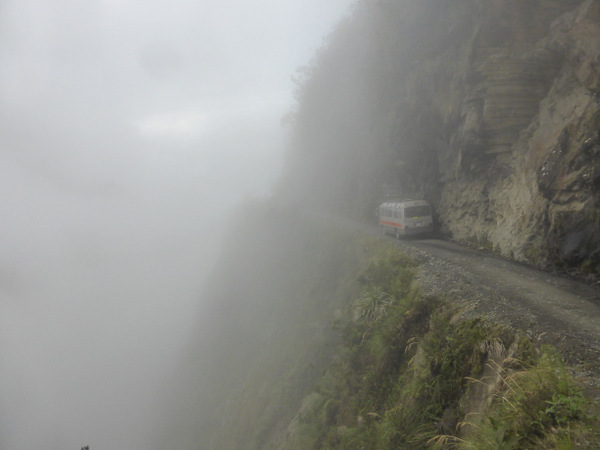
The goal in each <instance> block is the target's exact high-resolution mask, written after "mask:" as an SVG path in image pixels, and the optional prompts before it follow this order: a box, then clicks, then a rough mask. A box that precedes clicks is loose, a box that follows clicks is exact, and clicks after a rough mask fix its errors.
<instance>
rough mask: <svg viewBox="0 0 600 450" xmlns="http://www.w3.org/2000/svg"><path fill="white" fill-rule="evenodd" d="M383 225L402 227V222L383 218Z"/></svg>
mask: <svg viewBox="0 0 600 450" xmlns="http://www.w3.org/2000/svg"><path fill="white" fill-rule="evenodd" d="M381 225H389V226H391V227H398V228H402V224H401V223H395V222H388V221H387V220H382V221H381Z"/></svg>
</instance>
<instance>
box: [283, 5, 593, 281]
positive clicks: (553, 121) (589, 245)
mask: <svg viewBox="0 0 600 450" xmlns="http://www.w3.org/2000/svg"><path fill="white" fill-rule="evenodd" d="M298 100H299V102H298V103H299V106H298V109H297V110H296V111H295V112H294V114H293V120H292V122H293V131H294V137H293V139H292V149H291V154H290V157H289V160H288V167H287V172H286V173H285V174H284V178H283V181H282V186H281V187H282V189H281V192H282V193H283V194H284V195H285V196H286V197H295V198H297V199H299V200H301V201H303V202H309V203H311V204H312V206H315V207H322V208H328V209H334V210H338V211H339V212H342V213H346V214H348V213H350V214H352V215H355V216H362V217H370V216H372V211H373V209H374V206H376V204H377V202H378V201H379V200H380V199H381V198H382V196H383V195H384V194H385V192H384V191H385V189H386V188H385V186H389V185H392V186H395V187H396V188H397V189H399V190H401V191H403V192H411V193H417V194H419V195H423V196H425V197H427V198H428V199H430V200H431V201H432V203H434V204H435V206H436V209H437V213H438V218H439V223H440V229H441V231H442V232H443V233H445V234H447V235H450V236H451V237H452V238H453V239H456V240H459V241H462V242H469V243H473V244H476V245H478V246H483V247H485V248H488V249H493V250H495V251H497V252H499V253H501V254H503V255H506V256H509V257H512V258H515V259H518V260H524V261H529V262H532V263H534V264H537V265H541V266H547V267H558V268H575V269H577V270H581V271H583V272H584V273H592V274H596V275H598V273H599V272H600V2H598V1H594V0H585V1H582V0H579V1H576V0H560V1H557V0H531V1H527V2H524V1H516V0H510V1H497V0H486V1H482V0H463V1H457V2H442V1H437V0H429V1H423V0H419V1H416V0H404V1H400V2H389V1H382V2H362V3H359V5H358V6H357V8H356V10H355V11H354V13H353V14H352V15H351V16H350V17H349V18H348V19H346V20H345V21H344V22H342V23H341V24H340V26H339V27H338V28H337V29H336V30H335V31H334V32H333V33H332V34H331V35H330V36H329V38H328V40H327V41H326V45H325V46H324V48H323V49H322V50H321V51H320V53H319V54H318V55H317V56H316V58H315V60H314V61H313V62H312V64H311V65H310V66H309V67H308V68H305V69H304V70H303V71H302V72H301V73H300V82H299V89H298Z"/></svg>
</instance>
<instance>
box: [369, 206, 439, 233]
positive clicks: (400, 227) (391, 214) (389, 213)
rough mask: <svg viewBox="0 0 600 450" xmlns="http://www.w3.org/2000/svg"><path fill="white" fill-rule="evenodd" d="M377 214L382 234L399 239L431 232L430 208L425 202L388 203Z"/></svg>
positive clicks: (380, 207)
mask: <svg viewBox="0 0 600 450" xmlns="http://www.w3.org/2000/svg"><path fill="white" fill-rule="evenodd" d="M378 212H379V224H380V225H381V228H382V229H383V232H384V234H394V235H395V236H396V237H397V238H399V237H401V236H413V235H419V234H429V233H432V232H433V217H432V215H431V207H430V206H429V203H427V202H426V201H425V200H404V201H388V202H385V203H382V204H381V205H379V210H378Z"/></svg>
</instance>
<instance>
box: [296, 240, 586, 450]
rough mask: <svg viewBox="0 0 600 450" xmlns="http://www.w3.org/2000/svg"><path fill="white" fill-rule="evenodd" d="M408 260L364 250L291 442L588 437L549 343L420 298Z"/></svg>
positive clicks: (395, 444) (550, 444)
mask: <svg viewBox="0 0 600 450" xmlns="http://www.w3.org/2000/svg"><path fill="white" fill-rule="evenodd" d="M414 267H415V266H414V263H412V262H411V261H410V260H409V259H407V258H406V257H404V256H403V255H402V254H401V253H399V252H398V251H397V250H396V249H394V248H385V249H378V251H377V253H376V254H374V255H371V256H370V262H369V264H368V266H367V267H366V269H365V270H364V272H362V273H361V274H360V275H359V277H358V279H359V281H360V290H359V291H358V292H357V294H358V295H357V296H356V297H357V300H356V301H354V302H350V303H349V304H348V311H347V313H346V314H345V316H344V317H343V318H340V319H339V320H338V321H337V322H336V323H335V328H336V329H337V330H338V331H339V333H340V335H341V336H342V339H343V345H342V346H341V347H340V349H339V351H338V352H337V355H336V357H335V358H334V359H333V362H332V364H331V366H330V367H329V368H328V369H327V371H325V372H324V374H323V376H322V377H321V378H320V379H319V381H318V382H317V384H316V387H315V390H314V392H313V394H311V395H310V399H311V401H310V403H309V405H308V406H307V405H305V407H304V408H302V409H301V411H300V412H299V413H298V415H297V416H296V418H295V419H294V420H295V422H294V425H295V427H294V432H293V433H292V434H291V436H290V438H289V447H290V448H297V449H306V448H332V449H333V448H344V449H346V448H369V449H395V448H464V449H485V448H487V449H497V448H505V449H520V448H540V449H541V448H571V447H570V446H569V445H573V446H574V445H575V442H578V443H581V442H589V440H590V439H592V436H593V432H592V431H591V430H592V429H593V427H592V428H589V429H587V431H586V427H588V425H587V423H588V422H589V421H590V420H591V419H590V418H588V417H587V416H586V413H585V410H586V401H585V400H584V397H583V394H582V391H581V390H580V389H579V388H578V387H577V385H576V384H575V382H574V381H573V379H572V378H571V377H570V376H569V374H568V371H567V369H566V368H565V367H564V365H563V363H562V362H561V359H560V357H559V355H558V354H557V353H556V352H554V351H553V350H552V349H550V348H537V347H536V346H535V345H534V344H533V343H532V342H531V341H530V340H528V339H527V338H525V337H523V336H519V335H515V334H513V333H511V332H509V331H508V330H506V329H504V328H502V327H499V326H496V325H493V324H491V323H488V322H486V321H485V320H483V319H478V318H475V319H469V320H460V319H459V318H458V317H459V316H458V315H457V311H455V310H454V309H452V308H451V307H449V306H448V305H447V304H445V303H444V301H443V300H442V299H433V298H422V296H421V295H420V293H419V290H418V288H417V287H416V286H415V284H414V282H413V270H414ZM575 429H577V430H579V431H578V432H574V431H573V430H575ZM595 442H596V443H597V441H595ZM569 443H570V444H569ZM589 448H591V447H589Z"/></svg>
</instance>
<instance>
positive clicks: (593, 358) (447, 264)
mask: <svg viewBox="0 0 600 450" xmlns="http://www.w3.org/2000/svg"><path fill="white" fill-rule="evenodd" d="M315 217H318V218H319V220H320V221H323V220H326V221H327V222H329V223H330V224H332V225H334V226H336V227H338V228H343V229H346V230H347V231H352V232H358V233H365V234H369V235H374V236H381V235H382V233H381V229H380V228H379V226H377V225H373V224H364V223H358V222H352V221H348V220H347V219H342V218H339V217H335V216H331V215H325V214H316V215H315ZM384 239H389V240H390V244H392V243H394V245H396V246H398V247H399V248H400V249H401V250H402V251H404V252H405V253H407V254H409V255H410V256H411V257H413V258H414V259H415V260H417V261H418V262H420V266H419V269H418V273H417V278H418V281H419V284H420V286H421V289H422V291H423V293H424V294H425V295H433V296H436V297H439V298H443V299H446V300H447V301H448V302H450V303H454V304H456V305H457V306H459V307H460V308H461V310H463V311H464V312H463V313H462V315H463V316H464V317H485V318H487V319H489V320H490V321H491V322H495V323H500V324H502V325H505V326H507V327H509V328H511V329H513V330H518V331H521V332H523V333H526V334H527V335H528V336H529V337H531V338H532V339H534V340H535V341H538V342H540V343H547V344H552V345H554V346H556V347H557V348H558V349H559V350H560V351H561V352H562V354H563V356H564V358H565V360H566V361H567V363H568V364H569V365H570V366H572V367H573V368H574V369H575V371H576V375H577V376H580V377H582V378H583V379H584V381H585V382H586V383H587V384H588V385H589V386H590V387H594V388H596V389H598V391H597V395H598V400H599V401H600V285H598V284H591V283H584V282H581V281H576V280H573V279H571V278H569V277H566V276H562V275H558V274H553V273H549V272H545V271H542V270H539V269H536V268H534V267H531V266H529V265H526V264H523V263H519V262H515V261H511V260H507V259H505V258H502V257H500V256H498V255H495V254H493V253H491V252H488V251H484V250H477V249H472V248H469V247H465V246H463V245H459V244H457V243H455V242H451V241H447V240H442V239H414V238H413V239H400V240H396V239H394V238H392V237H385V238H384Z"/></svg>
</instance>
